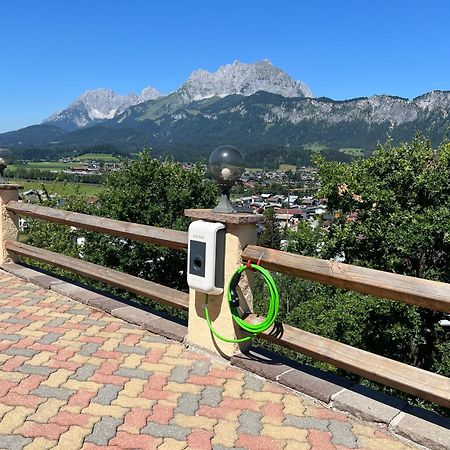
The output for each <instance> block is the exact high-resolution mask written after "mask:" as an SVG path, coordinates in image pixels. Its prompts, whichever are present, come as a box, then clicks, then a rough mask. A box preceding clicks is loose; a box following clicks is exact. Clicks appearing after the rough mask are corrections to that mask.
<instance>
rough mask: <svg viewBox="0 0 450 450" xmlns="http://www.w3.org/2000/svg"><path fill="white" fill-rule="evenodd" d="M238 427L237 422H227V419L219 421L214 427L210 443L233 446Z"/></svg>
mask: <svg viewBox="0 0 450 450" xmlns="http://www.w3.org/2000/svg"><path fill="white" fill-rule="evenodd" d="M238 427H239V423H238V422H229V421H228V420H221V421H219V423H218V424H217V425H216V426H215V427H214V437H213V438H212V440H211V442H212V444H213V445H223V446H224V447H229V448H233V447H234V444H235V442H236V440H237V438H238V435H237V431H236V430H237V429H238Z"/></svg>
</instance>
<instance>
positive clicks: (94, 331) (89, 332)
mask: <svg viewBox="0 0 450 450" xmlns="http://www.w3.org/2000/svg"><path fill="white" fill-rule="evenodd" d="M102 329H103V327H100V326H98V325H91V326H90V327H89V328H87V329H86V330H84V331H83V335H85V336H97V335H98V333H99V332H100V331H101V330H102Z"/></svg>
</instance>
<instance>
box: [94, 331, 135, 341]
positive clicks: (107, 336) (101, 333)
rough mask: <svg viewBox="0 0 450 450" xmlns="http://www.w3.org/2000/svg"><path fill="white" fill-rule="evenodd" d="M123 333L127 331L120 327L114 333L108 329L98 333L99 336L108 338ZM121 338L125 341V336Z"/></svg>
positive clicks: (115, 337)
mask: <svg viewBox="0 0 450 450" xmlns="http://www.w3.org/2000/svg"><path fill="white" fill-rule="evenodd" d="M127 331H128V330H127ZM121 334H126V333H124V332H123V331H121V330H120V329H119V330H117V331H114V333H112V332H108V331H100V332H99V333H97V336H98V337H103V338H107V339H117V336H118V335H121ZM120 340H121V341H123V337H122V338H121V339H120Z"/></svg>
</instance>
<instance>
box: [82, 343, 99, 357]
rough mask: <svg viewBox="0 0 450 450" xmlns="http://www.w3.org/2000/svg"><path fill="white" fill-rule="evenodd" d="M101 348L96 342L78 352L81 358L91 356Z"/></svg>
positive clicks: (84, 346)
mask: <svg viewBox="0 0 450 450" xmlns="http://www.w3.org/2000/svg"><path fill="white" fill-rule="evenodd" d="M100 347H101V344H96V343H95V342H88V343H86V344H84V345H83V347H81V350H80V351H79V352H78V354H79V355H81V356H91V355H92V353H95V352H96V351H97V350H98V349H99V348H100Z"/></svg>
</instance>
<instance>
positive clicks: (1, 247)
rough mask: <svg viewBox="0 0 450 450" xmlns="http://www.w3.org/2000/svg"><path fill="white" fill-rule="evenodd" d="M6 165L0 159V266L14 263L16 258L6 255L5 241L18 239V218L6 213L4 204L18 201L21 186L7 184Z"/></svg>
mask: <svg viewBox="0 0 450 450" xmlns="http://www.w3.org/2000/svg"><path fill="white" fill-rule="evenodd" d="M5 169H6V164H5V161H4V160H3V158H0V208H1V219H0V237H1V239H0V265H3V264H6V263H8V262H13V261H16V260H17V259H18V258H17V257H15V256H14V255H11V254H9V253H8V251H7V250H6V247H5V242H6V241H17V239H18V237H19V218H18V217H17V216H16V215H15V214H13V213H10V212H8V210H7V209H6V204H7V203H8V202H9V201H17V200H18V199H19V189H21V188H22V186H20V185H18V184H9V183H8V182H7V181H6V179H5V176H4V171H5Z"/></svg>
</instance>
